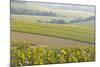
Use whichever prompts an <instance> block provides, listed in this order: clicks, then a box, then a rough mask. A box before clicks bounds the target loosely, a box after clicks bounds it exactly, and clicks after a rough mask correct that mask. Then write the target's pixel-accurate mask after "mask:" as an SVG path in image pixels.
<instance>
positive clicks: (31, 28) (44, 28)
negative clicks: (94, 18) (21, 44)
mask: <svg viewBox="0 0 100 67" xmlns="http://www.w3.org/2000/svg"><path fill="white" fill-rule="evenodd" d="M29 18H30V17H29ZM38 18H39V17H38ZM24 19H25V20H24ZM27 19H28V17H27V18H23V19H20V18H17V17H15V18H14V19H13V20H11V30H12V31H18V32H26V33H33V34H40V35H47V36H53V37H60V38H65V39H73V40H78V41H82V42H88V43H94V30H93V28H91V27H88V26H86V25H79V24H78V25H77V24H49V23H38V22H37V21H32V20H35V19H30V21H28V20H27Z"/></svg>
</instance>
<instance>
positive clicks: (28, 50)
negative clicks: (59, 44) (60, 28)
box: [11, 46, 95, 67]
mask: <svg viewBox="0 0 100 67" xmlns="http://www.w3.org/2000/svg"><path fill="white" fill-rule="evenodd" d="M89 61H95V49H94V47H88V48H87V47H84V48H83V47H81V48H51V47H36V46H34V47H16V48H11V67H14V66H25V65H38V64H56V63H73V62H75V63H76V62H89Z"/></svg>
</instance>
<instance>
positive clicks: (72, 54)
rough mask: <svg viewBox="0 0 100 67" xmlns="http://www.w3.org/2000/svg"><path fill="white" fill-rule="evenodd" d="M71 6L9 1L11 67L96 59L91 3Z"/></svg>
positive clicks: (93, 18)
mask: <svg viewBox="0 0 100 67" xmlns="http://www.w3.org/2000/svg"><path fill="white" fill-rule="evenodd" d="M72 6H73V5H65V4H53V3H41V2H22V1H21V2H18V1H12V2H11V67H16V66H27V65H42V64H58V63H61V64H62V63H77V62H90V61H95V14H94V10H93V9H94V6H87V7H86V6H82V5H81V6H79V5H75V6H73V9H72ZM90 7H91V8H90ZM41 9H42V10H41ZM89 9H90V10H89Z"/></svg>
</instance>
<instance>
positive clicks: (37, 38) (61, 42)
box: [11, 32, 91, 47]
mask: <svg viewBox="0 0 100 67" xmlns="http://www.w3.org/2000/svg"><path fill="white" fill-rule="evenodd" d="M11 41H19V42H20V41H21V42H29V43H32V44H36V45H52V46H63V47H64V46H68V45H91V44H89V43H85V42H80V41H74V40H69V39H63V38H56V37H50V36H45V35H37V34H29V33H23V32H11Z"/></svg>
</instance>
